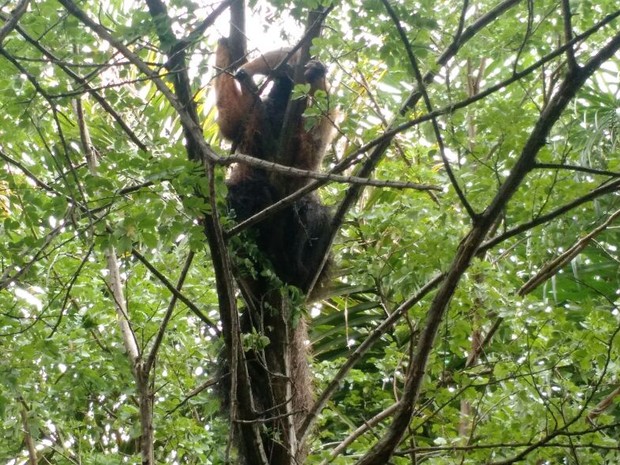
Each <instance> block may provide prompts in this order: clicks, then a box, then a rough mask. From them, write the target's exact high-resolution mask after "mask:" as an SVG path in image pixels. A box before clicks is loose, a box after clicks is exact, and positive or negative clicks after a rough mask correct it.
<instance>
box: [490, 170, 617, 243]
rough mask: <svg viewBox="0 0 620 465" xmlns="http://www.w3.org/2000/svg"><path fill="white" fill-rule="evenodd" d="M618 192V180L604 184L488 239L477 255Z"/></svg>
mask: <svg viewBox="0 0 620 465" xmlns="http://www.w3.org/2000/svg"><path fill="white" fill-rule="evenodd" d="M618 190H620V179H618V180H616V181H614V182H612V183H609V184H605V185H603V186H601V187H599V188H597V189H594V190H593V191H591V192H589V193H588V194H586V195H584V196H583V197H579V198H578V199H575V200H573V201H572V202H570V203H568V204H566V205H564V206H562V207H559V208H557V209H555V210H553V211H551V212H549V213H547V214H546V215H541V216H539V217H538V218H535V219H533V220H532V221H529V222H527V223H523V224H521V225H519V226H516V227H514V228H512V229H509V230H508V231H506V232H505V233H503V234H500V235H498V236H496V237H494V238H493V239H490V240H488V241H486V242H485V243H483V244H482V245H481V246H480V249H478V255H480V254H483V253H485V252H486V251H487V250H489V249H491V248H493V247H495V246H496V245H498V244H500V243H502V242H504V241H505V240H506V239H509V238H511V237H513V236H516V235H518V234H521V233H522V232H525V231H528V230H530V229H533V228H535V227H536V226H540V225H541V224H545V223H548V222H549V221H551V220H553V219H555V218H557V217H559V216H561V215H563V214H565V213H567V212H569V211H571V210H573V209H575V208H577V207H579V206H580V205H583V204H584V203H586V202H589V201H591V200H594V199H596V198H598V197H601V196H603V195H606V194H611V193H614V192H617V191H618Z"/></svg>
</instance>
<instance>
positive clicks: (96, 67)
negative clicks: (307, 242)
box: [0, 0, 620, 464]
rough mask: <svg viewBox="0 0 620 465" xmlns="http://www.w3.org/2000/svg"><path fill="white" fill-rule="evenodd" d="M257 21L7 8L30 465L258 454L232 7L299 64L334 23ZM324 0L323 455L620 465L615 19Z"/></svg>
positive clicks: (5, 456) (8, 426)
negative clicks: (330, 109)
mask: <svg viewBox="0 0 620 465" xmlns="http://www.w3.org/2000/svg"><path fill="white" fill-rule="evenodd" d="M240 6H243V5H242V4H241V3H240V2H236V1H232V0H229V1H225V2H216V3H213V4H209V5H203V4H200V3H193V2H177V1H174V2H167V3H165V4H164V3H160V2H157V1H154V0H149V1H147V2H146V3H144V4H142V3H127V2H120V1H110V2H105V3H101V2H93V1H84V2H79V3H78V2H74V1H73V0H59V1H58V2H56V1H52V0H50V1H47V0H42V1H39V2H29V1H28V0H22V1H19V2H10V3H8V4H6V5H5V6H4V7H3V8H2V9H1V12H0V19H1V20H2V25H1V26H0V55H1V58H0V60H1V63H2V64H1V66H2V68H1V69H2V70H3V72H2V73H1V74H0V92H2V98H1V102H2V110H3V111H2V115H1V116H0V118H1V120H2V124H1V125H0V158H1V159H2V160H3V162H4V163H3V167H2V170H0V207H1V208H0V216H1V219H2V223H1V226H0V227H1V228H2V237H3V240H2V241H0V256H1V262H0V265H1V267H2V268H1V277H0V289H1V290H2V292H0V309H1V310H0V311H1V315H0V345H1V348H0V350H1V351H2V354H3V356H2V357H1V358H0V379H1V380H2V382H1V383H0V412H1V413H2V418H3V419H4V421H3V424H2V432H1V434H0V459H1V460H2V461H3V462H7V463H24V462H27V463H30V464H36V463H58V464H65V463H97V464H105V463H119V462H120V461H123V462H124V463H140V462H142V463H155V462H163V463H167V462H170V463H224V462H226V461H233V462H236V460H237V459H236V452H235V450H234V448H233V447H232V444H233V443H234V438H233V436H234V435H235V434H237V433H236V428H235V427H232V428H231V427H230V426H231V425H233V426H235V425H239V424H241V423H240V422H239V421H238V419H239V418H243V417H240V416H237V413H238V410H235V409H236V408H237V407H234V408H233V410H232V414H231V415H230V416H228V417H226V416H225V415H222V414H221V412H220V407H219V401H218V397H217V396H216V395H215V391H216V389H217V387H216V385H217V383H218V381H219V371H218V367H219V365H220V364H221V363H220V360H219V358H218V357H220V354H221V353H222V347H223V346H224V345H227V346H229V347H232V348H234V350H232V352H231V353H232V354H233V357H237V358H236V359H235V360H236V361H237V363H241V361H242V360H243V353H244V349H247V348H248V347H257V345H260V344H268V343H269V342H270V341H267V340H265V339H264V337H263V336H264V335H261V334H249V335H248V334H245V335H244V334H240V332H239V330H238V328H239V326H238V323H237V321H238V312H237V308H238V307H240V306H242V302H241V301H240V297H238V295H237V293H236V291H235V284H234V280H233V277H232V272H231V265H230V263H231V256H230V252H229V248H228V244H229V243H231V242H235V241H238V238H239V233H240V229H241V228H238V227H236V226H235V225H234V223H233V222H232V221H231V220H230V219H229V218H228V217H227V216H226V209H225V202H224V198H225V185H224V178H225V172H226V168H227V166H228V165H230V163H232V162H233V161H235V160H239V159H242V158H243V157H242V156H240V155H234V156H227V152H228V150H227V147H225V144H220V141H219V139H218V136H217V126H216V124H215V120H214V116H215V111H214V109H213V99H212V84H211V83H212V78H213V76H214V75H215V73H216V70H215V69H214V67H213V62H212V58H211V55H212V52H213V51H214V49H215V44H216V41H217V38H218V37H220V36H224V35H229V33H230V29H229V28H230V21H229V18H228V12H229V11H230V10H231V9H232V11H233V12H234V14H233V23H236V24H241V23H239V21H240V18H242V16H243V15H240V12H241V11H245V12H246V14H247V15H248V18H250V17H251V18H252V19H251V21H248V22H247V23H248V24H249V23H252V24H253V25H256V24H258V23H260V25H261V27H262V28H264V29H265V31H266V32H265V34H266V33H267V32H268V33H269V34H271V35H276V36H277V35H278V33H279V34H280V36H281V37H282V42H284V43H287V44H289V45H295V44H297V43H300V41H301V39H302V38H303V36H304V32H303V31H304V27H303V26H300V24H305V23H306V18H307V16H308V14H309V12H310V11H311V8H314V7H316V5H314V4H313V5H308V6H304V5H300V4H299V2H288V3H282V2H260V3H256V4H252V5H250V6H249V7H248V10H242V9H241V8H240ZM326 8H327V9H326V10H324V11H326V12H327V13H328V14H326V16H325V19H324V28H323V31H322V33H321V35H320V37H317V38H316V39H315V40H314V41H313V46H312V49H311V53H312V54H315V55H317V56H318V57H319V58H320V59H321V60H322V61H323V62H324V63H326V64H328V66H329V70H330V71H329V72H330V78H331V80H332V84H333V87H334V90H333V92H332V95H331V96H330V103H332V102H333V103H334V104H337V105H338V106H339V108H340V111H341V117H340V120H339V121H337V126H338V136H337V138H336V140H335V142H334V143H333V146H332V147H331V149H330V150H329V153H328V156H327V160H326V166H325V172H324V173H320V174H318V173H305V175H309V176H312V177H313V178H314V179H315V182H313V183H312V186H313V188H317V189H318V188H320V190H319V192H320V195H321V197H322V199H323V200H324V202H325V203H327V204H329V205H332V206H333V210H334V218H335V219H334V223H333V231H334V233H336V232H337V235H336V237H335V241H334V246H333V254H334V256H335V257H336V261H337V264H338V266H337V271H336V275H335V276H334V281H335V283H334V285H333V288H332V290H331V292H330V294H329V295H328V296H326V299H325V300H324V301H322V302H321V303H318V304H315V305H313V306H311V307H310V308H308V309H307V313H308V319H309V320H310V331H311V335H310V338H311V342H312V348H313V354H314V357H313V361H312V365H311V369H312V373H313V375H314V379H315V380H316V382H315V384H316V385H315V391H316V401H315V404H314V406H313V409H312V410H311V412H310V414H309V415H308V416H307V418H306V421H305V422H304V423H303V424H302V426H301V427H300V428H299V429H297V430H296V431H294V432H289V433H290V434H294V436H295V439H296V441H298V442H299V443H300V444H302V445H303V444H306V445H307V446H308V447H309V448H310V455H309V456H308V458H307V459H306V463H330V462H331V463H343V464H344V463H360V464H385V463H394V464H400V463H414V464H417V463H431V464H444V463H445V464H447V463H472V464H479V463H492V464H509V463H515V462H518V461H525V462H526V463H532V464H544V463H549V464H551V463H574V464H602V463H617V462H618V460H619V459H620V444H619V443H618V436H619V425H620V409H619V408H618V399H620V368H619V366H618V363H617V360H618V358H619V349H618V344H619V343H620V340H619V336H618V331H619V329H620V320H619V315H618V295H619V289H620V285H619V279H620V278H619V276H620V273H619V271H620V266H619V264H618V263H619V256H618V244H619V243H620V240H619V238H618V227H617V225H618V219H617V217H618V216H619V215H620V213H619V208H620V206H619V196H618V192H619V187H620V167H619V165H620V157H619V156H618V92H620V90H619V87H618V83H619V82H620V79H619V69H620V67H619V61H620V60H619V57H618V49H620V28H619V24H620V23H619V20H618V16H620V9H619V8H618V5H617V2H614V1H601V2H597V3H596V4H594V3H591V2H569V1H568V0H557V1H553V0H543V1H539V2H532V1H519V0H505V1H479V2H469V1H467V0H465V1H463V2H458V3H455V2H448V1H445V2H436V1H435V2H430V1H421V2H415V3H414V2H388V1H387V0H386V1H368V2H355V1H349V2H341V3H339V4H337V5H336V4H335V5H333V6H332V7H326ZM240 29H242V28H240ZM240 29H238V30H240ZM258 29H259V30H260V28H258ZM247 32H248V34H256V35H259V34H261V32H260V31H258V32H257V31H251V32H250V31H247ZM238 40H239V39H238ZM241 42H242V41H241ZM255 44H256V37H253V36H252V35H250V37H249V41H248V52H250V53H251V54H255V53H256V50H255ZM242 45H243V44H242ZM243 51H244V50H243V47H241V48H240V51H239V53H240V54H242V52H243ZM263 51H264V50H263ZM243 159H244V160H245V161H247V158H243ZM253 163H258V162H257V161H254V162H253ZM270 169H273V170H278V169H281V167H278V166H273V167H271V168H270ZM297 174H298V175H301V174H304V173H301V174H300V173H297ZM264 215H268V212H265V213H264ZM238 300H239V301H238ZM221 336H222V337H221ZM231 366H233V367H237V365H235V364H234V363H233V364H231ZM239 367H242V364H240V365H239ZM236 373H237V377H236V379H238V381H239V382H245V381H244V380H243V376H242V370H236ZM238 408H241V409H243V408H244V406H243V405H239V406H238ZM246 424H247V425H249V427H248V429H253V430H254V431H255V434H256V435H257V436H258V434H260V431H262V429H261V428H263V426H264V425H261V424H259V423H254V422H250V423H246ZM274 440H279V438H274ZM249 459H250V460H254V459H256V460H259V461H258V462H252V463H261V461H263V462H266V463H269V460H270V458H269V457H261V456H260V454H258V455H257V456H256V457H250V458H249ZM278 463H282V462H278Z"/></svg>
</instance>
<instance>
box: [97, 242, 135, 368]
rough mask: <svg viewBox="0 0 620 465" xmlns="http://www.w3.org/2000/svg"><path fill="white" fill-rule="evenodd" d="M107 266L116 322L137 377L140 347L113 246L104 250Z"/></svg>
mask: <svg viewBox="0 0 620 465" xmlns="http://www.w3.org/2000/svg"><path fill="white" fill-rule="evenodd" d="M105 256H106V260H107V268H108V279H107V284H108V286H109V289H110V294H111V295H112V300H113V302H114V308H115V309H116V314H117V316H118V323H119V326H120V328H121V335H122V339H123V344H124V345H125V350H127V356H128V357H129V362H130V365H131V371H132V372H133V373H134V376H136V379H137V377H138V362H139V360H140V348H139V347H138V340H137V339H136V334H135V333H134V331H133V329H132V328H131V322H130V320H129V315H128V313H127V302H126V301H125V296H124V293H123V284H122V281H121V274H120V271H119V267H118V262H117V260H116V251H115V250H114V247H109V248H108V249H107V250H106V251H105Z"/></svg>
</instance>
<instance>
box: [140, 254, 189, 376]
mask: <svg viewBox="0 0 620 465" xmlns="http://www.w3.org/2000/svg"><path fill="white" fill-rule="evenodd" d="M193 259H194V252H193V251H192V250H190V252H189V254H188V255H187V258H186V259H185V265H183V269H182V270H181V274H180V275H179V279H178V281H177V285H176V287H175V289H176V290H177V291H179V292H181V289H182V288H183V283H184V282H185V278H186V277H187V274H188V273H189V269H190V266H191V264H192V260H193ZM177 300H178V297H177V296H176V294H174V295H173V296H172V299H170V304H168V308H167V309H166V313H165V314H164V317H163V318H162V320H161V324H160V325H159V331H157V335H156V336H155V341H154V342H153V346H152V347H151V350H150V352H149V355H148V357H147V359H146V362H145V363H144V368H143V370H144V372H145V373H146V374H147V375H148V374H149V373H150V372H151V368H152V367H153V364H154V363H155V357H157V352H158V351H159V347H160V345H161V343H162V341H163V340H164V334H165V332H166V328H167V326H168V322H169V321H170V319H171V318H172V313H173V312H174V308H175V306H176V303H177Z"/></svg>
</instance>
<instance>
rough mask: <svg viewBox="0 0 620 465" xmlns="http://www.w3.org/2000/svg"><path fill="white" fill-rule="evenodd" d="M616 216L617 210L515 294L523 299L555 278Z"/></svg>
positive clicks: (546, 265)
mask: <svg viewBox="0 0 620 465" xmlns="http://www.w3.org/2000/svg"><path fill="white" fill-rule="evenodd" d="M618 216H620V210H617V211H615V212H614V213H612V214H611V215H610V216H609V218H607V220H606V221H605V222H604V223H603V224H601V225H600V226H598V227H597V228H595V229H594V230H593V231H591V232H590V233H589V234H587V235H586V236H584V237H582V238H581V239H579V240H578V241H577V242H575V244H573V245H572V246H571V247H570V248H569V249H568V250H567V251H566V252H564V253H563V254H561V255H560V256H558V257H556V258H555V259H553V260H551V261H550V262H548V263H546V264H545V265H544V266H543V267H542V268H541V270H540V271H539V272H538V273H536V275H535V276H532V277H531V278H530V279H529V280H528V281H527V282H526V283H525V284H524V285H523V286H521V289H519V291H518V292H517V294H519V295H520V296H522V297H523V296H524V295H526V294H529V293H530V292H532V291H533V290H534V289H536V288H537V287H538V286H540V285H541V284H542V283H544V282H545V281H547V280H548V279H550V278H551V277H552V276H555V275H556V274H557V273H558V272H559V271H560V269H562V268H563V267H564V266H565V265H566V264H567V263H569V262H570V261H571V260H572V259H573V258H575V257H576V256H577V255H579V254H580V253H581V251H582V250H583V249H585V248H586V247H587V245H588V244H589V243H590V241H591V240H592V239H593V238H594V237H596V236H597V235H599V234H600V233H601V232H603V231H604V230H605V229H607V228H608V227H609V225H610V224H611V223H613V222H614V220H615V219H616V218H617V217H618Z"/></svg>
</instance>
